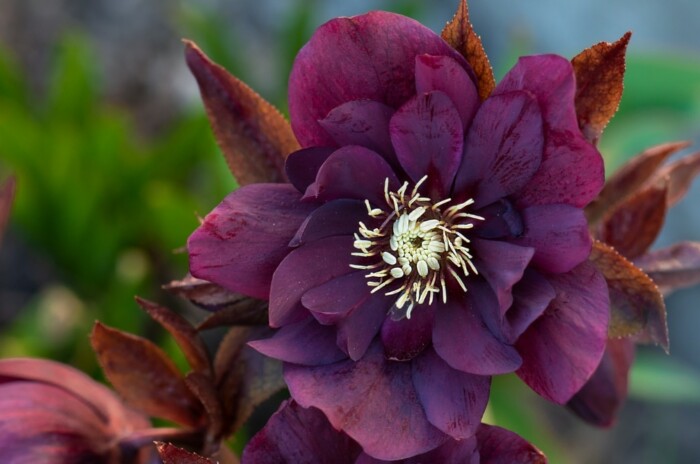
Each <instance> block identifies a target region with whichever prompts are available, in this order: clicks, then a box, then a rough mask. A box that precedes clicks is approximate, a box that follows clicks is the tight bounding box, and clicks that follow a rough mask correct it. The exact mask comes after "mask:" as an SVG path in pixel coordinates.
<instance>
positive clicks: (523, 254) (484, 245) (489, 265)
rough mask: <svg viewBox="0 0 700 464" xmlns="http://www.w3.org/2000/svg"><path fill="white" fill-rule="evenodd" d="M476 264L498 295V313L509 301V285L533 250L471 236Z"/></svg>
mask: <svg viewBox="0 0 700 464" xmlns="http://www.w3.org/2000/svg"><path fill="white" fill-rule="evenodd" d="M472 244H473V248H474V255H475V257H476V258H477V260H476V261H477V262H476V268H477V269H478V270H479V273H480V274H481V275H482V276H484V278H485V279H486V281H487V282H488V283H489V285H490V286H491V288H492V289H493V291H494V293H495V294H496V298H497V299H498V306H499V315H500V316H503V314H505V312H506V310H507V309H508V308H509V307H510V305H511V304H512V303H513V295H512V292H511V290H512V288H513V285H515V284H516V283H517V282H518V281H519V280H520V279H521V278H522V277H523V272H525V269H526V268H527V266H528V264H529V263H530V260H531V259H532V255H533V254H534V252H535V250H534V249H533V248H529V247H523V246H518V245H513V244H510V243H508V242H502V241H496V240H483V239H474V240H472Z"/></svg>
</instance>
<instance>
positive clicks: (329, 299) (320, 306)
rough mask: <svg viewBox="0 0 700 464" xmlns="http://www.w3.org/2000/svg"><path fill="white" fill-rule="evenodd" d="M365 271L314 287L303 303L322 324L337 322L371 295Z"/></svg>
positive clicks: (305, 294)
mask: <svg viewBox="0 0 700 464" xmlns="http://www.w3.org/2000/svg"><path fill="white" fill-rule="evenodd" d="M369 290H370V289H369V287H367V279H366V278H365V271H357V272H352V273H350V274H346V275H344V276H340V277H338V278H336V279H333V280H329V281H328V282H326V283H325V284H323V285H319V286H318V287H316V288H312V289H311V290H309V291H308V292H306V293H304V295H303V296H302V297H301V303H302V304H303V305H304V307H306V308H308V309H309V311H311V313H312V314H313V315H314V317H315V318H316V319H317V320H318V321H319V322H320V323H321V324H336V323H338V322H339V321H341V320H342V319H344V318H345V317H346V316H347V314H348V313H349V312H350V311H351V310H352V309H354V308H355V307H356V306H357V305H358V304H360V303H362V302H364V301H365V300H366V299H367V298H368V297H369Z"/></svg>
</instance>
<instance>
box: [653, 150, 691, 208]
mask: <svg viewBox="0 0 700 464" xmlns="http://www.w3.org/2000/svg"><path fill="white" fill-rule="evenodd" d="M698 174H700V152H698V153H693V154H692V155H688V156H685V157H683V158H681V159H679V160H678V161H676V162H673V163H671V164H669V165H668V166H664V167H663V168H662V169H660V170H659V172H658V173H657V177H659V178H663V177H668V179H669V184H668V206H669V207H671V206H673V205H675V204H676V203H678V202H679V201H681V200H682V199H683V197H685V195H686V193H688V190H689V189H690V185H691V184H692V183H693V180H695V177H697V175H698Z"/></svg>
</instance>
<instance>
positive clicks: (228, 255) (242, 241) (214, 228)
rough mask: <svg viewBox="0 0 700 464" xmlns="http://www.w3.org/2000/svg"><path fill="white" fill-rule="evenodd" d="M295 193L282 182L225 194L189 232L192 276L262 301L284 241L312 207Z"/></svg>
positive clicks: (284, 250)
mask: <svg viewBox="0 0 700 464" xmlns="http://www.w3.org/2000/svg"><path fill="white" fill-rule="evenodd" d="M300 198H301V195H300V194H299V192H297V191H296V190H295V189H294V188H293V187H292V186H291V185H286V184H251V185H247V186H245V187H241V188H239V189H238V190H236V191H234V192H233V193H231V194H229V195H228V196H227V197H226V198H225V199H224V201H222V202H221V203H220V204H219V205H218V206H217V207H216V208H214V210H213V211H212V212H211V213H209V214H208V215H207V216H206V218H204V223H203V224H202V225H201V226H199V228H198V229H197V230H195V231H194V233H193V234H192V235H190V238H189V240H188V242H187V251H188V252H189V255H190V272H192V275H193V276H195V277H198V278H200V279H205V280H208V281H210V282H214V283H215V284H218V285H220V286H222V287H224V288H226V289H227V290H230V291H233V292H238V293H243V294H244V295H248V296H252V297H255V298H260V299H263V300H267V299H268V298H269V292H270V282H271V280H272V273H273V272H274V271H275V268H277V265H278V264H279V263H280V261H282V259H283V258H284V257H285V256H286V255H287V253H289V250H290V248H288V246H287V244H288V243H289V240H290V239H291V238H292V237H293V236H294V233H295V232H296V230H297V229H298V228H299V226H300V225H301V223H302V221H303V220H304V219H305V218H306V216H307V215H308V214H309V213H310V212H311V211H313V209H314V208H315V205H309V204H305V203H301V202H300V201H299V200H300Z"/></svg>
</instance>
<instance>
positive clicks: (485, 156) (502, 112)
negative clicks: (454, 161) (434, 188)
mask: <svg viewBox="0 0 700 464" xmlns="http://www.w3.org/2000/svg"><path fill="white" fill-rule="evenodd" d="M543 147H544V134H543V127H542V115H541V114H540V108H539V105H538V104H537V101H536V100H535V98H534V97H533V96H532V95H531V94H530V93H528V92H522V91H519V92H508V93H505V94H501V95H495V96H492V97H490V98H488V99H487V100H486V101H485V102H484V103H483V104H482V105H481V107H480V108H479V111H478V112H477V114H476V116H475V118H474V122H473V123H472V126H471V128H470V130H469V133H468V135H467V142H466V146H465V150H464V159H463V160H462V165H461V166H460V168H459V171H458V173H457V178H456V180H455V187H454V192H455V195H456V196H457V197H458V198H460V195H464V194H465V193H466V192H467V191H469V190H472V191H475V193H473V196H474V199H475V201H476V203H475V207H477V208H479V207H482V206H486V205H489V204H491V203H493V202H494V201H496V200H498V199H500V198H503V197H506V196H508V195H511V194H513V193H516V192H518V191H519V190H521V189H522V188H523V187H525V185H527V183H528V182H529V181H530V179H532V176H533V175H534V174H535V173H536V172H537V170H538V169H539V167H540V163H541V162H542V153H543ZM472 186H474V187H472ZM470 187H471V188H470Z"/></svg>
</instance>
